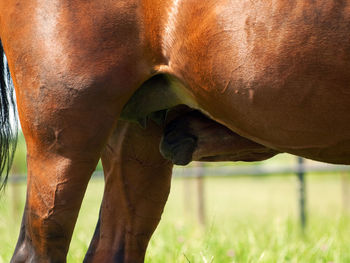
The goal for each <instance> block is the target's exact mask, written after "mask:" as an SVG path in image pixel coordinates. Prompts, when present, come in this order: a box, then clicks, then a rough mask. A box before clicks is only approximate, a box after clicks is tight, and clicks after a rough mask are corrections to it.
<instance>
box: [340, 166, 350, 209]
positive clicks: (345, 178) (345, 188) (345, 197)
mask: <svg viewBox="0 0 350 263" xmlns="http://www.w3.org/2000/svg"><path fill="white" fill-rule="evenodd" d="M341 179H342V180H341V181H342V201H343V211H344V212H346V213H347V212H349V211H350V202H349V200H350V195H349V193H350V188H349V173H348V172H342V173H341Z"/></svg>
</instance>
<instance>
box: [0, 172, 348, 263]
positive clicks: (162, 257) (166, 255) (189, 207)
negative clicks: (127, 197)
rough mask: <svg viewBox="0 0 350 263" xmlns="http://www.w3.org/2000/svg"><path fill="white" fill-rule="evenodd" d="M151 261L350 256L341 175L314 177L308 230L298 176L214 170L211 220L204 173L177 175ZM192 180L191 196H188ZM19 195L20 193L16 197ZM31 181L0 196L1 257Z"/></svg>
mask: <svg viewBox="0 0 350 263" xmlns="http://www.w3.org/2000/svg"><path fill="white" fill-rule="evenodd" d="M172 184H173V185H172V191H171V194H170V196H169V201H168V203H167V205H166V208H165V211H164V214H163V218H162V221H161V223H160V225H159V227H158V229H157V230H156V232H155V234H154V236H153V238H152V240H151V242H150V245H149V249H148V252H147V255H146V262H148V263H158V262H159V263H160V262H162V263H163V262H170V263H171V262H185V263H187V262H191V263H196V262H201V263H202V262H203V263H204V262H220V263H221V262H224V263H225V262H229V263H231V262H243V263H246V262H298V263H299V262H307V263H311V262H312V263H313V262H316V263H317V262H325V263H328V262H329V263H330V262H350V250H349V244H350V217H349V216H348V215H347V212H345V211H344V208H343V202H342V184H341V177H340V175H339V174H338V175H337V174H335V175H332V176H320V175H310V176H308V177H307V190H308V196H307V197H308V200H307V201H308V203H307V206H308V207H307V208H308V228H307V230H306V232H305V234H304V235H303V234H302V233H301V231H300V227H299V221H298V207H297V181H296V178H295V177H294V176H273V177H272V176H264V177H238V178H206V179H205V193H206V194H205V203H206V214H207V223H206V225H205V226H201V225H200V224H199V223H198V222H197V210H196V209H197V205H196V202H197V200H196V196H197V192H196V180H195V179H179V178H178V179H174V180H173V183H172ZM185 185H186V187H187V191H189V192H190V195H189V196H186V197H185V196H184V193H185V192H186V191H185ZM102 191H103V182H102V180H95V181H92V182H91V183H90V185H89V188H88V190H87V193H86V197H85V200H84V203H83V206H82V209H81V212H80V215H79V219H78V223H77V226H76V229H75V232H74V236H73V241H72V243H71V247H70V252H69V255H68V262H82V259H83V256H84V254H85V251H86V249H87V247H88V245H89V241H90V239H91V236H92V233H93V230H94V227H95V223H96V220H97V214H98V209H99V203H100V200H101V196H102ZM14 197H16V198H14ZM24 197H25V186H24V185H23V184H22V185H17V186H16V185H13V184H11V185H9V187H8V188H7V190H6V193H5V195H4V197H3V198H1V200H0V263H2V262H9V260H10V257H11V254H12V252H13V249H14V246H15V243H16V239H17V236H18V231H19V224H20V220H21V213H22V210H23V203H24Z"/></svg>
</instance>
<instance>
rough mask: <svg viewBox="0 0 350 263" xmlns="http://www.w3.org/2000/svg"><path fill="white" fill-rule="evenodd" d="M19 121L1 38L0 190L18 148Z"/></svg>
mask: <svg viewBox="0 0 350 263" xmlns="http://www.w3.org/2000/svg"><path fill="white" fill-rule="evenodd" d="M17 123H18V120H17V112H16V103H15V98H14V88H13V83H12V79H11V75H10V70H9V67H8V64H7V61H6V58H5V53H4V49H3V46H2V43H1V39H0V191H1V190H3V189H4V187H5V186H6V182H7V179H8V174H9V171H10V168H11V165H12V161H13V157H14V153H15V150H16V145H17Z"/></svg>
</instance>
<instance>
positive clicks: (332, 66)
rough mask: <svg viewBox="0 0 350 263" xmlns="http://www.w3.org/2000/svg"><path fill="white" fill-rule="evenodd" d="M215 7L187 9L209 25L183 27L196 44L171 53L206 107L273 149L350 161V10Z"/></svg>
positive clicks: (299, 5) (189, 16)
mask: <svg viewBox="0 0 350 263" xmlns="http://www.w3.org/2000/svg"><path fill="white" fill-rule="evenodd" d="M211 2H212V1H208V2H206V3H203V4H202V5H205V7H203V6H202V5H197V7H192V11H191V12H184V15H182V20H180V21H186V20H191V22H193V24H196V25H197V23H194V22H195V21H197V20H201V23H199V24H200V26H197V27H191V26H188V27H186V28H185V27H184V26H183V27H182V26H181V25H177V27H178V28H177V31H176V33H175V34H174V35H175V36H176V35H177V36H180V35H182V36H183V37H184V36H186V37H184V38H185V39H186V40H183V39H182V40H181V41H180V40H179V41H178V42H177V41H176V37H175V41H174V40H173V42H172V45H173V46H172V49H171V50H170V49H169V57H170V60H171V70H172V71H173V72H174V75H176V76H178V77H179V78H180V79H181V81H182V82H184V83H186V84H187V85H186V86H187V88H188V89H189V90H191V92H192V93H193V94H194V96H195V97H196V98H197V102H198V105H200V107H201V109H202V111H204V112H206V113H207V114H209V115H210V116H211V118H213V119H214V120H216V121H218V122H220V123H222V124H224V125H225V126H227V127H229V128H230V129H231V130H233V131H234V132H236V133H238V134H240V135H241V136H243V137H246V138H248V139H251V140H253V141H255V142H258V143H260V144H263V145H265V146H267V147H269V148H273V149H276V150H279V151H283V152H289V153H292V154H297V155H301V156H304V157H307V158H311V159H315V160H320V161H325V162H331V163H350V117H349V113H350V87H349V83H350V74H349V72H350V55H349V54H350V44H349V43H350V34H349V33H350V19H349V17H350V15H349V14H350V12H349V8H348V4H343V5H339V3H333V2H329V3H328V2H327V3H321V2H319V3H315V4H314V5H309V4H305V3H303V1H296V2H295V3H294V2H293V3H282V1H279V2H278V1H277V2H274V3H272V2H271V3H270V4H268V3H266V1H264V2H263V1H256V2H254V3H252V2H251V1H247V2H244V1H237V3H234V2H235V1H231V2H229V3H230V4H232V5H230V4H229V3H228V2H226V1H225V3H224V1H222V2H221V3H222V8H221V7H220V4H219V5H217V6H216V7H215V8H213V7H212V6H211V4H210V3H211ZM248 2H249V3H248ZM277 3H278V4H277ZM236 4H237V6H235V5H236ZM252 5H254V6H252ZM196 8H198V9H200V11H199V10H197V11H198V12H196V11H195V9H196ZM203 10H205V11H203ZM199 12H200V13H201V14H203V17H202V18H196V17H195V16H194V15H193V14H197V15H198V13H199ZM173 39H174V38H173ZM181 46H182V47H183V46H186V48H182V49H180V48H179V47H181Z"/></svg>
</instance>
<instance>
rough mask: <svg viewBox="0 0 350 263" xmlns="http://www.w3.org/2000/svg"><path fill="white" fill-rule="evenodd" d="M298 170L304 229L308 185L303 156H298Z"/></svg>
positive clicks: (302, 225) (302, 226)
mask: <svg viewBox="0 0 350 263" xmlns="http://www.w3.org/2000/svg"><path fill="white" fill-rule="evenodd" d="M297 171H298V172H297V175H298V181H299V216H300V224H301V229H302V231H304V230H305V227H306V186H305V167H304V159H303V158H302V157H298V169H297Z"/></svg>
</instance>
